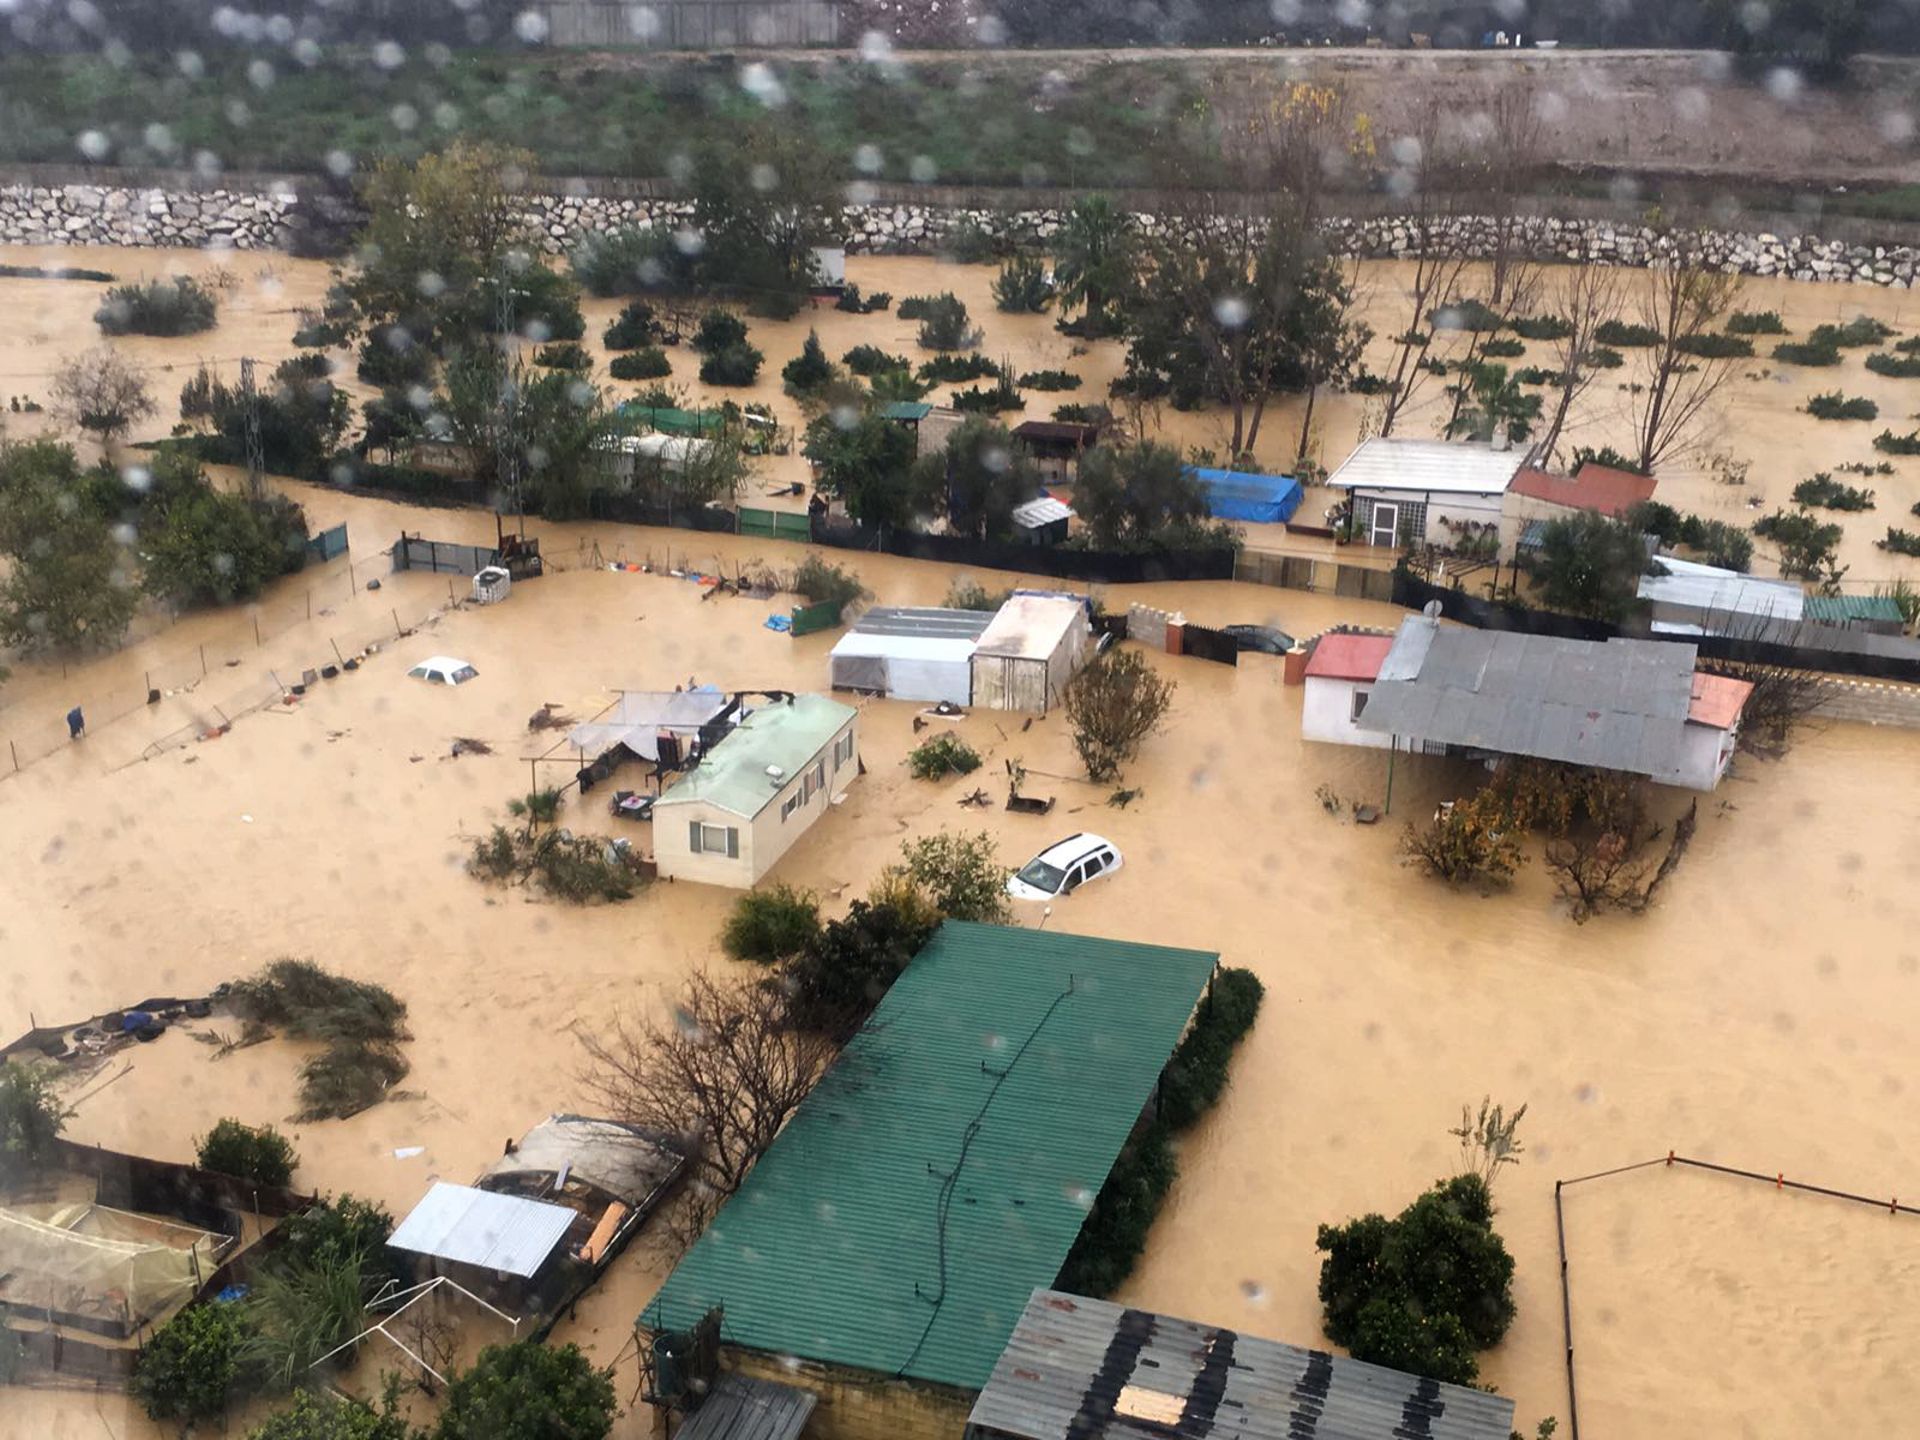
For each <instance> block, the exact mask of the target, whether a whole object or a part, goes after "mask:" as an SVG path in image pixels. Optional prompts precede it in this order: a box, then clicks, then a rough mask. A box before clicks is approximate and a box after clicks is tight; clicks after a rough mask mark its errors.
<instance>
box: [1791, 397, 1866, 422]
mask: <svg viewBox="0 0 1920 1440" xmlns="http://www.w3.org/2000/svg"><path fill="white" fill-rule="evenodd" d="M1807 414H1809V415H1811V416H1813V418H1814V419H1816V420H1874V419H1877V418H1879V415H1880V407H1879V406H1878V405H1876V404H1874V403H1873V401H1871V400H1869V399H1867V398H1866V397H1865V396H1864V395H1852V396H1849V395H1843V394H1841V393H1840V391H1838V390H1832V391H1829V392H1828V393H1826V394H1825V395H1810V396H1808V397H1807Z"/></svg>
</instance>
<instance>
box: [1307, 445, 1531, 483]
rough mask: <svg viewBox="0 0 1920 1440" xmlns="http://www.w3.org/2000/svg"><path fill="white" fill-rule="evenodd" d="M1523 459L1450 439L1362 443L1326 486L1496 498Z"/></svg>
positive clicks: (1489, 447)
mask: <svg viewBox="0 0 1920 1440" xmlns="http://www.w3.org/2000/svg"><path fill="white" fill-rule="evenodd" d="M1522 458H1523V456H1522V455H1521V453H1520V452H1519V451H1517V450H1495V449H1494V448H1493V447H1492V446H1491V445H1480V444H1472V443H1469V442H1466V441H1452V440H1400V439H1395V438H1392V437H1389V438H1387V439H1384V440H1383V439H1380V438H1378V437H1376V438H1374V439H1372V440H1363V441H1361V442H1360V445H1359V447H1358V448H1357V449H1355V451H1354V452H1353V453H1352V454H1351V455H1349V456H1348V457H1347V458H1346V461H1345V462H1344V463H1343V464H1342V465H1341V466H1340V468H1339V469H1338V470H1336V471H1334V472H1333V474H1331V475H1329V476H1328V477H1327V484H1329V485H1332V486H1334V487H1336V488H1340V489H1362V490H1419V491H1428V490H1431V491H1433V492H1435V493H1442V492H1445V493H1450V494H1467V495H1499V494H1502V493H1504V492H1505V490H1506V488H1507V484H1508V482H1509V481H1511V480H1512V479H1513V476H1514V472H1515V471H1517V470H1518V469H1519V468H1520V461H1521V460H1522Z"/></svg>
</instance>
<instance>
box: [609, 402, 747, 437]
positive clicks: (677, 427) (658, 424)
mask: <svg viewBox="0 0 1920 1440" xmlns="http://www.w3.org/2000/svg"><path fill="white" fill-rule="evenodd" d="M618 413H619V416H620V418H621V419H622V420H625V421H627V422H628V423H630V424H634V425H645V426H647V427H648V428H649V429H651V430H657V431H659V432H660V433H661V434H662V435H717V434H719V433H720V431H721V430H723V429H725V428H726V423H727V417H726V415H725V413H724V412H722V411H719V410H671V409H668V408H666V407H664V406H648V405H638V404H635V403H634V402H633V401H631V400H628V401H626V402H625V403H624V404H622V405H621V406H620V409H619V412H618Z"/></svg>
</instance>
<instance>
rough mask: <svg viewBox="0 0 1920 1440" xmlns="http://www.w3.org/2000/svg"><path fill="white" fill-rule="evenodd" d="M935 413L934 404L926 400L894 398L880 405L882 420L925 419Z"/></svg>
mask: <svg viewBox="0 0 1920 1440" xmlns="http://www.w3.org/2000/svg"><path fill="white" fill-rule="evenodd" d="M932 413H933V406H931V405H929V404H927V402H926V401H924V400H894V401H892V402H890V403H888V404H886V405H883V406H881V407H880V418H881V419H882V420H924V419H926V418H927V416H929V415H931V414H932Z"/></svg>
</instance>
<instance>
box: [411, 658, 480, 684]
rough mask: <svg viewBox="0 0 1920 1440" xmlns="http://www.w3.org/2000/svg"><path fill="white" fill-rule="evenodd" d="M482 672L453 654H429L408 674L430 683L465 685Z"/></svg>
mask: <svg viewBox="0 0 1920 1440" xmlns="http://www.w3.org/2000/svg"><path fill="white" fill-rule="evenodd" d="M479 673H480V672H479V671H478V670H476V669H474V668H473V666H471V665H469V664H468V663H467V662H466V661H464V660H456V659H454V658H453V656H451V655H429V656H428V657H427V658H426V659H425V660H422V661H421V662H420V663H419V664H418V665H416V666H414V667H413V668H412V669H411V670H409V671H407V674H409V675H410V676H412V677H413V678H414V679H415V680H425V681H426V682H427V683H428V684H430V685H464V684H466V683H467V681H469V680H471V679H473V677H474V676H476V675H478V674H479Z"/></svg>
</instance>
